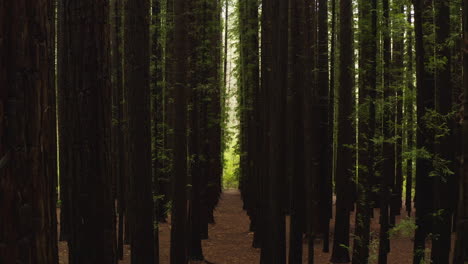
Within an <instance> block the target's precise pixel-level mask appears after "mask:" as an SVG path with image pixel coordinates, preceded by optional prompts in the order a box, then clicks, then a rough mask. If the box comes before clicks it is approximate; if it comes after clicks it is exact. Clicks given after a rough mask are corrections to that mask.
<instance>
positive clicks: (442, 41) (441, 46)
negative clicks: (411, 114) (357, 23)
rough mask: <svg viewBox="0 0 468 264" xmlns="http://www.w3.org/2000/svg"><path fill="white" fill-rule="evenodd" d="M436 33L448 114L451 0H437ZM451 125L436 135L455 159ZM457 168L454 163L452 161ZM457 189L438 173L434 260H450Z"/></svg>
mask: <svg viewBox="0 0 468 264" xmlns="http://www.w3.org/2000/svg"><path fill="white" fill-rule="evenodd" d="M434 8H435V19H434V22H435V33H436V54H435V56H436V59H437V60H443V61H445V63H444V64H443V65H441V66H439V67H437V68H436V70H435V71H436V73H435V86H436V91H435V93H436V105H435V107H436V111H437V112H438V114H440V115H444V116H447V115H449V113H450V112H451V111H452V109H453V107H452V87H451V82H450V79H451V76H450V75H451V70H450V67H451V54H450V48H449V46H448V45H447V43H448V41H449V37H450V1H448V0H445V1H442V0H435V1H434ZM447 127H448V128H449V129H450V131H449V132H448V134H447V135H445V136H443V137H442V138H440V139H438V138H436V139H435V140H434V141H435V153H437V154H439V158H441V159H444V160H446V161H451V160H454V158H455V156H454V155H452V153H453V149H454V147H455V146H454V145H453V144H452V143H453V141H452V140H453V132H452V131H453V123H452V122H450V121H447ZM449 168H450V169H451V170H452V171H453V170H454V166H452V164H450V165H449ZM455 189H456V184H455V181H454V176H453V175H450V174H448V173H447V174H444V173H439V174H438V175H436V177H434V193H433V197H434V212H438V213H439V215H438V216H437V217H434V222H433V225H434V226H433V237H432V250H431V260H432V262H433V263H440V264H448V263H449V258H450V248H451V233H452V214H453V211H454V210H455V208H454V207H453V204H454V203H455V201H454V200H451V199H450V198H451V197H452V196H451V193H452V192H453V190H455Z"/></svg>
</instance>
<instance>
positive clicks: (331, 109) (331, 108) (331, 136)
mask: <svg viewBox="0 0 468 264" xmlns="http://www.w3.org/2000/svg"><path fill="white" fill-rule="evenodd" d="M330 33H331V38H330V87H329V93H330V94H329V101H328V139H327V141H328V147H329V148H330V151H331V155H330V159H331V160H330V177H331V178H330V183H329V185H330V186H329V187H326V188H329V189H328V191H329V193H328V195H329V196H330V197H329V199H331V200H332V202H333V178H334V176H335V169H336V166H335V165H336V159H335V157H336V151H335V150H336V149H335V146H336V145H335V112H336V111H335V76H336V75H335V72H336V69H335V57H336V56H335V54H336V0H331V29H330ZM328 213H329V215H330V219H332V218H333V204H331V206H330V208H329V212H328ZM324 227H325V228H326V229H325V230H324V231H325V233H328V235H326V234H325V236H324V240H323V252H329V251H330V241H329V240H330V234H329V233H330V226H329V225H328V227H327V226H326V225H325V226H324Z"/></svg>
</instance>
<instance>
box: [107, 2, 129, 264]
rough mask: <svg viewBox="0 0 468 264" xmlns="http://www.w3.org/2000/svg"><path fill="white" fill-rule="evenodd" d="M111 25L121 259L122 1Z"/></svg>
mask: <svg viewBox="0 0 468 264" xmlns="http://www.w3.org/2000/svg"><path fill="white" fill-rule="evenodd" d="M113 8H114V14H113V17H112V18H113V23H111V25H112V27H113V28H112V32H113V35H112V37H113V38H112V39H111V41H112V74H113V80H114V81H113V84H112V97H113V100H114V102H113V113H114V120H115V123H116V124H115V126H116V127H115V128H114V130H113V137H115V141H114V148H115V152H116V155H115V156H114V158H115V160H114V161H113V162H115V163H118V165H117V170H116V171H114V176H113V177H114V179H115V180H116V181H117V186H118V189H117V211H118V217H119V218H118V228H117V231H118V234H117V256H118V258H119V259H121V260H122V259H123V251H124V249H123V242H124V212H125V208H126V200H125V185H126V182H125V179H126V175H127V174H126V171H125V170H126V169H125V168H126V166H127V162H126V160H125V152H124V150H125V149H124V147H125V138H124V137H125V134H124V129H123V128H124V126H123V123H124V115H123V114H124V112H123V110H124V109H123V102H122V101H123V74H122V72H123V64H122V47H123V45H122V44H123V43H122V41H123V39H122V36H123V31H122V10H123V2H122V0H114V1H113Z"/></svg>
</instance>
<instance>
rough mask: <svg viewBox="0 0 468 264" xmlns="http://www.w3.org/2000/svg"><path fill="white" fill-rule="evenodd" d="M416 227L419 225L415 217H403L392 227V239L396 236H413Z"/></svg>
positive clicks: (390, 233) (390, 234) (390, 232)
mask: <svg viewBox="0 0 468 264" xmlns="http://www.w3.org/2000/svg"><path fill="white" fill-rule="evenodd" d="M416 228H417V226H416V221H415V219H414V217H406V218H403V219H401V220H400V222H399V223H398V224H397V225H396V226H395V227H393V228H392V229H390V231H389V232H388V233H389V236H390V238H391V239H392V238H395V237H403V238H413V237H414V232H415V231H416Z"/></svg>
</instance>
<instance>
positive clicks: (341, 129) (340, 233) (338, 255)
mask: <svg viewBox="0 0 468 264" xmlns="http://www.w3.org/2000/svg"><path fill="white" fill-rule="evenodd" d="M352 10H353V8H352V1H350V0H340V33H339V44H340V76H339V85H340V86H339V114H338V138H337V140H338V143H337V144H338V149H337V161H336V163H337V164H338V165H339V166H337V168H336V176H335V186H336V187H335V188H336V190H335V193H336V220H335V221H336V223H335V234H334V241H333V252H332V257H331V262H333V263H346V262H350V258H349V252H348V247H349V229H350V228H349V220H350V219H349V218H350V211H351V209H352V207H353V204H352V202H350V201H351V200H352V193H353V191H354V187H353V186H354V181H353V173H352V172H351V170H352V168H353V164H354V159H353V149H351V148H350V146H352V145H354V143H355V142H354V136H353V133H352V132H351V131H353V129H354V128H353V125H352V121H351V118H350V117H351V115H352V112H353V106H352V105H353V99H352V98H353V89H354V62H353V53H354V49H353V44H352V43H353V13H352Z"/></svg>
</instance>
